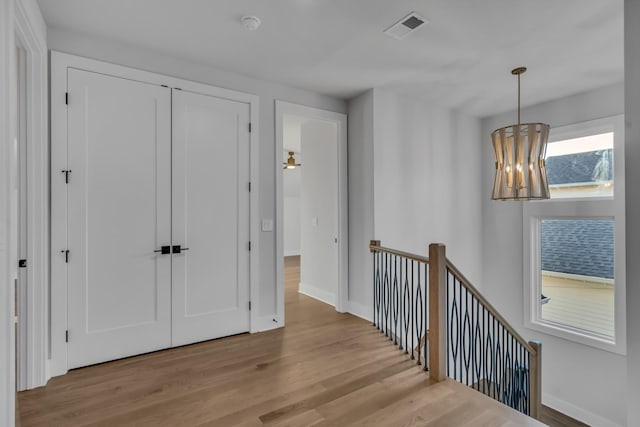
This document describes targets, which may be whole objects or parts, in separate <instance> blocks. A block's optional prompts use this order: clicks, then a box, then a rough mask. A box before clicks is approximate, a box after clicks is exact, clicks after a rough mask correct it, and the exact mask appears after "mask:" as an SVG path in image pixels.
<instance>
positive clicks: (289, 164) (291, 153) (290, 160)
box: [282, 151, 302, 169]
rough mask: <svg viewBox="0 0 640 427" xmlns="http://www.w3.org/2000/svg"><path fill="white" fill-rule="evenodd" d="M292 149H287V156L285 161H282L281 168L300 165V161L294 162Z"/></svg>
mask: <svg viewBox="0 0 640 427" xmlns="http://www.w3.org/2000/svg"><path fill="white" fill-rule="evenodd" d="M293 154H294V153H293V151H289V158H288V159H287V161H286V162H284V163H282V164H283V166H282V169H295V168H296V166H302V164H301V163H296V159H295V158H294V157H293Z"/></svg>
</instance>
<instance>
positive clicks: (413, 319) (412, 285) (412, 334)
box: [411, 260, 416, 360]
mask: <svg viewBox="0 0 640 427" xmlns="http://www.w3.org/2000/svg"><path fill="white" fill-rule="evenodd" d="M414 264H415V261H414V260H411V325H412V328H411V359H412V360H413V359H415V355H414V351H413V349H414V348H415V347H414V346H413V336H414V335H415V331H414V330H415V328H416V322H415V315H414V311H415V306H414V305H413V300H414V298H413V289H414V280H413V279H414V270H415V266H414Z"/></svg>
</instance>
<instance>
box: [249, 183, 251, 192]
mask: <svg viewBox="0 0 640 427" xmlns="http://www.w3.org/2000/svg"><path fill="white" fill-rule="evenodd" d="M249 193H251V182H249Z"/></svg>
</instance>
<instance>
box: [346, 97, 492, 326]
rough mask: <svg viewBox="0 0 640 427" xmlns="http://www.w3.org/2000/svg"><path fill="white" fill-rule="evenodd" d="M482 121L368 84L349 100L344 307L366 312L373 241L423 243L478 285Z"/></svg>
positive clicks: (420, 249)
mask: <svg viewBox="0 0 640 427" xmlns="http://www.w3.org/2000/svg"><path fill="white" fill-rule="evenodd" d="M479 135H480V121H479V120H478V119H476V118H473V117H469V116H466V115H464V114H460V113H458V112H455V111H451V110H447V109H443V108H438V107H435V106H433V105H431V104H429V103H427V102H425V101H421V100H416V99H412V98H409V97H406V96H400V95H398V94H396V93H393V92H390V91H387V90H381V89H373V90H371V91H368V92H366V93H364V94H362V95H360V96H359V97H357V98H355V99H352V100H351V101H350V102H349V239H350V242H351V247H350V248H349V264H350V272H349V273H350V274H349V306H350V311H351V312H352V313H354V314H357V315H359V316H361V317H365V318H368V319H370V318H371V314H372V299H373V291H372V264H371V254H370V253H369V250H368V244H369V241H370V240H371V239H378V240H381V241H382V245H383V246H389V247H392V248H396V249H401V250H405V251H409V252H414V253H417V254H423V255H426V254H427V252H428V245H429V243H435V242H440V243H444V244H446V245H447V255H448V257H449V258H450V259H451V260H452V261H453V262H454V263H455V264H456V265H457V266H458V267H459V268H460V269H461V270H462V271H463V272H464V273H465V275H467V277H469V279H470V280H472V281H473V282H474V284H477V285H478V286H482V284H481V282H480V280H481V278H482V255H481V250H482V243H481V237H482V231H481V230H482V221H481V215H480V212H481V207H482V201H481V198H480V197H481V193H482V191H481V182H480V181H481V180H480V177H481V162H480V160H479V159H480V158H481V148H480V145H479V144H478V140H479V138H480V136H479Z"/></svg>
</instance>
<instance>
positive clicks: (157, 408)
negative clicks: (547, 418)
mask: <svg viewBox="0 0 640 427" xmlns="http://www.w3.org/2000/svg"><path fill="white" fill-rule="evenodd" d="M285 269H286V272H285V276H286V316H287V317H286V327H285V328H281V329H278V330H273V331H269V332H264V333H259V334H253V335H250V334H243V335H237V336H233V337H228V338H223V339H219V340H214V341H208V342H203V343H199V344H194V345H190V346H185V347H181V348H175V349H170V350H165V351H160V352H156V353H150V354H146V355H142V356H137V357H132V358H127V359H122V360H118V361H114V362H110V363H105V364H101V365H95V366H91V367H88V368H82V369H77V370H73V371H71V372H69V373H68V374H67V375H65V376H62V377H57V378H53V379H52V380H51V381H50V382H49V384H48V385H47V386H46V387H42V388H39V389H35V390H31V391H27V392H22V393H20V394H19V405H20V412H21V416H22V420H21V421H22V426H23V427H29V426H56V427H57V426H110V427H112V426H134V425H135V426H189V427H190V426H219V427H226V426H261V425H272V426H301V427H302V426H311V425H313V426H340V427H342V426H349V425H370V426H465V425H468V426H477V425H483V424H486V423H490V424H491V425H492V426H502V425H524V426H535V425H541V424H539V423H538V422H536V421H535V420H533V419H530V418H528V417H525V416H523V415H521V414H519V413H517V412H515V411H513V410H511V409H510V408H507V407H506V406H503V405H500V404H498V403H496V402H494V401H493V400H491V399H489V398H487V397H485V396H483V395H481V394H479V393H476V392H474V391H471V390H469V389H467V388H466V387H464V386H462V385H460V384H457V383H454V382H453V381H445V382H442V383H439V384H435V385H429V379H428V375H427V374H426V373H425V372H423V371H422V370H421V369H419V368H417V367H416V366H415V364H414V363H413V362H411V361H410V360H408V359H406V358H405V356H404V355H403V354H402V353H400V352H399V351H398V350H397V349H396V348H395V347H394V346H393V345H391V344H390V343H389V342H388V340H387V339H385V338H384V337H383V336H382V335H381V334H380V333H379V332H377V330H376V329H375V328H373V327H372V326H371V324H370V323H369V322H367V321H364V320H362V319H359V318H357V317H354V316H352V315H349V314H341V313H337V312H336V311H335V310H334V309H333V307H330V306H328V305H326V304H323V303H320V302H317V301H315V300H313V299H311V298H309V297H306V296H304V295H301V294H299V293H298V292H297V283H298V280H299V279H298V277H299V259H298V258H297V257H290V258H287V260H286V267H285Z"/></svg>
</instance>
